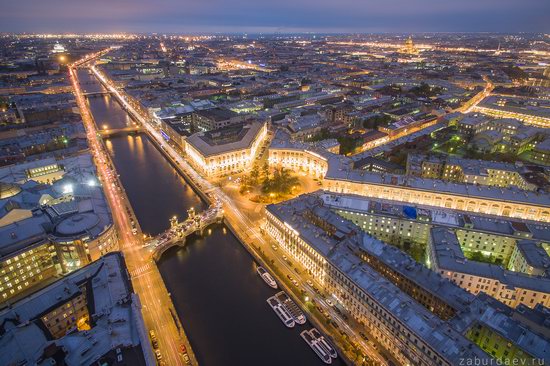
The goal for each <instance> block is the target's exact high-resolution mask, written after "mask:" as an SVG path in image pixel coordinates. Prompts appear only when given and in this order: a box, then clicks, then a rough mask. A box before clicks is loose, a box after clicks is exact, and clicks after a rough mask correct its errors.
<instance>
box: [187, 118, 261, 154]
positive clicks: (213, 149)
mask: <svg viewBox="0 0 550 366" xmlns="http://www.w3.org/2000/svg"><path fill="white" fill-rule="evenodd" d="M264 125H265V124H264V123H260V122H252V123H248V124H238V125H234V126H229V127H225V128H221V129H218V130H213V131H208V132H198V133H195V134H193V135H191V136H189V137H188V138H187V139H186V140H185V142H186V143H188V144H189V145H191V146H192V147H193V148H194V149H195V150H197V151H198V152H200V153H201V154H202V155H203V156H206V157H211V156H215V155H220V154H225V153H228V152H231V151H236V150H243V149H248V148H250V147H251V146H252V144H253V143H254V141H255V140H256V137H257V136H258V135H259V134H260V132H261V130H262V128H263V127H264Z"/></svg>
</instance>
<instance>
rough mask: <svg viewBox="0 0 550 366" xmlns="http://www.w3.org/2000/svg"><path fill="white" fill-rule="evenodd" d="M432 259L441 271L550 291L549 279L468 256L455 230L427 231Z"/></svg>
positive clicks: (517, 286)
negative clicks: (474, 259) (514, 270)
mask: <svg viewBox="0 0 550 366" xmlns="http://www.w3.org/2000/svg"><path fill="white" fill-rule="evenodd" d="M430 235H431V240H430V245H431V250H432V253H433V254H434V256H433V260H434V261H435V262H436V263H435V264H436V266H437V268H438V269H439V270H441V271H452V272H458V273H467V274H470V275H474V276H478V277H484V278H491V279H494V280H498V281H499V282H500V283H502V284H505V285H507V286H510V287H511V288H522V289H526V290H532V291H538V292H544V293H550V278H544V277H539V276H529V275H527V274H524V273H519V272H513V271H509V270H506V269H504V268H502V267H501V266H499V265H496V264H490V263H482V262H476V261H472V260H469V259H467V258H466V257H465V256H464V254H463V253H462V249H461V247H460V243H459V241H458V239H457V237H456V233H454V232H453V231H451V230H449V229H448V228H443V227H434V228H432V229H431V232H430Z"/></svg>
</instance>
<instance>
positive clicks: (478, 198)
mask: <svg viewBox="0 0 550 366" xmlns="http://www.w3.org/2000/svg"><path fill="white" fill-rule="evenodd" d="M269 164H270V165H274V166H283V167H285V168H289V169H293V170H302V171H306V172H310V173H311V174H313V175H314V176H316V177H322V178H324V180H323V186H324V187H325V188H326V189H327V190H329V191H332V192H335V193H345V194H355V195H359V196H365V197H371V198H378V199H386V200H395V201H400V202H404V203H410V204H414V205H426V206H433V207H442V208H448V209H454V210H459V211H467V212H477V213H481V214H490V215H499V216H505V217H512V218H513V217H515V218H519V219H524V220H535V221H545V222H550V195H548V194H545V193H538V192H537V193H535V192H529V191H523V190H518V189H513V188H500V187H490V186H479V185H472V184H459V183H454V182H445V181H441V180H436V179H425V178H417V177H407V176H402V175H390V174H386V175H381V174H377V173H371V172H367V171H364V170H357V169H355V168H354V161H353V160H351V159H349V158H348V157H345V156H341V155H336V154H333V153H330V152H328V151H322V150H321V149H315V147H314V146H313V145H311V144H305V143H300V142H294V141H291V140H290V139H289V137H288V135H285V134H283V133H280V132H279V131H278V132H277V135H276V136H275V138H274V139H273V141H272V142H271V145H270V147H269Z"/></svg>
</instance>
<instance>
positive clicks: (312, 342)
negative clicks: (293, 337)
mask: <svg viewBox="0 0 550 366" xmlns="http://www.w3.org/2000/svg"><path fill="white" fill-rule="evenodd" d="M300 336H301V337H302V339H303V340H304V341H306V343H307V344H308V345H309V346H310V347H311V349H312V350H313V351H314V352H315V353H316V354H317V356H319V358H320V359H321V360H322V361H323V362H324V363H326V364H327V365H328V364H331V363H332V357H330V355H329V354H328V353H327V351H326V350H325V349H324V348H323V347H321V346H320V345H319V342H318V341H317V340H316V339H315V338H313V336H312V335H311V334H310V333H309V331H307V330H304V331H302V333H300Z"/></svg>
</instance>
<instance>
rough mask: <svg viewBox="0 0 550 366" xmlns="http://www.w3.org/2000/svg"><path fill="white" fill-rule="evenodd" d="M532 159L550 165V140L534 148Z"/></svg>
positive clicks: (547, 139)
mask: <svg viewBox="0 0 550 366" xmlns="http://www.w3.org/2000/svg"><path fill="white" fill-rule="evenodd" d="M531 157H532V158H533V160H535V161H536V162H539V163H541V164H544V165H550V138H546V139H545V140H544V141H542V142H539V143H538V144H536V145H535V147H534V148H533V152H532V154H531Z"/></svg>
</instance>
